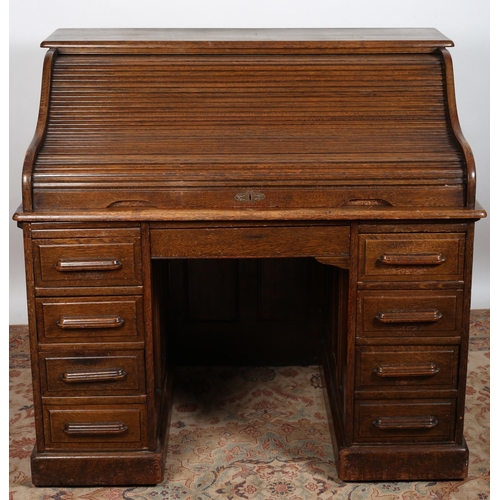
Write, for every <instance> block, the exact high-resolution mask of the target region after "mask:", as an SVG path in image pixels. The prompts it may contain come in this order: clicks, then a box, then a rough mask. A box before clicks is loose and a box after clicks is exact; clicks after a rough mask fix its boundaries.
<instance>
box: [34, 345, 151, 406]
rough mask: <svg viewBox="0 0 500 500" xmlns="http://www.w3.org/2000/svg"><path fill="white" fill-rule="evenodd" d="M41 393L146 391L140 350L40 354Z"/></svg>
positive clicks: (80, 393) (76, 393) (136, 393)
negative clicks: (101, 353) (92, 353)
mask: <svg viewBox="0 0 500 500" xmlns="http://www.w3.org/2000/svg"><path fill="white" fill-rule="evenodd" d="M40 361H41V368H42V370H43V372H42V373H43V375H42V377H41V382H42V395H43V396H92V395H100V396H106V395H130V396H132V395H139V394H144V392H145V381H144V377H145V374H144V354H143V352H142V351H130V352H109V353H106V354H105V355H97V354H96V355H89V356H71V355H67V356H62V355H59V354H54V353H43V354H41V355H40Z"/></svg>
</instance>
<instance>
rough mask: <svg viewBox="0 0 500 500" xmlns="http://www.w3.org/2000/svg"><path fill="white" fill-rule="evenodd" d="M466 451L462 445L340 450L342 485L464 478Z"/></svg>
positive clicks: (375, 447) (338, 469) (466, 465)
mask: <svg viewBox="0 0 500 500" xmlns="http://www.w3.org/2000/svg"><path fill="white" fill-rule="evenodd" d="M468 459H469V450H468V448H467V444H466V443H465V441H464V442H463V444H462V445H460V446H459V445H429V444H426V445H421V446H416V445H414V446H411V447H410V446H407V447H405V446H351V447H349V448H344V449H342V450H340V452H339V456H338V460H337V464H336V465H337V473H338V476H339V478H340V479H341V480H342V481H422V480H434V481H442V480H452V479H464V478H465V477H467V469H468Z"/></svg>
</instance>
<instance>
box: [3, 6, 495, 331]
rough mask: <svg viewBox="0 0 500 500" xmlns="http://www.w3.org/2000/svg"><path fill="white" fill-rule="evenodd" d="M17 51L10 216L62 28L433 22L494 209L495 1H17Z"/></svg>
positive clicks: (15, 290) (477, 270) (479, 261)
mask: <svg viewBox="0 0 500 500" xmlns="http://www.w3.org/2000/svg"><path fill="white" fill-rule="evenodd" d="M9 9H10V12H9V18H10V40H9V41H10V54H9V75H10V78H9V84H10V89H9V90H10V100H9V117H10V126H9V128H10V133H9V166H10V174H9V193H10V196H9V214H8V217H9V218H10V217H11V215H12V214H13V213H14V212H15V211H16V209H17V207H18V206H19V205H20V203H21V170H22V163H23V158H24V154H25V152H26V149H27V147H28V145H29V143H30V141H31V138H32V136H33V133H34V130H35V124H36V119H37V114H38V104H39V96H40V81H41V69H42V60H43V56H44V52H45V50H43V49H40V48H39V45H40V42H41V41H42V40H43V39H44V38H46V37H47V36H48V35H49V34H50V33H52V32H53V31H54V30H55V29H57V28H87V27H88V28H115V27H116V28H161V27H164V28H315V27H317V28H328V27H332V28H333V27H380V28H385V27H398V28H400V27H434V28H437V29H438V30H440V31H441V32H442V33H444V34H445V35H446V36H448V37H449V38H451V39H452V40H453V41H454V42H455V47H454V48H451V49H450V52H451V55H452V58H453V62H454V70H455V90H456V96H457V104H458V112H459V117H460V123H461V126H462V131H463V133H464V135H465V137H466V139H467V141H468V142H469V144H470V145H471V147H472V150H473V152H474V156H475V159H476V166H477V179H478V181H477V199H478V200H479V202H480V203H481V204H482V205H483V206H484V208H486V210H488V211H489V205H490V197H489V192H490V181H489V162H490V158H489V153H490V143H489V140H490V129H489V125H490V116H489V115H490V102H489V82H490V69H489V65H490V48H489V35H490V19H489V2H488V1H487V0H440V1H436V0H345V1H338V0H309V1H298V0H297V1H296V0H277V1H273V0H245V1H239V0H218V1H209V0H206V1H197V0H174V1H169V0H162V1H160V0H142V1H141V2H132V1H127V0H119V1H118V0H83V1H82V0H12V1H11V3H10V7H9ZM489 225H490V218H488V219H486V220H482V221H480V222H479V223H478V224H477V225H476V244H475V260H474V275H473V289H472V307H473V308H489V307H490V302H489V248H490V240H489V234H490V230H489V227H490V226H489ZM9 248H10V252H9V277H10V311H9V314H10V316H9V324H25V323H27V312H26V297H25V280H24V264H23V248H22V232H21V230H20V229H18V228H17V227H16V224H15V223H14V222H12V220H11V221H10V223H9Z"/></svg>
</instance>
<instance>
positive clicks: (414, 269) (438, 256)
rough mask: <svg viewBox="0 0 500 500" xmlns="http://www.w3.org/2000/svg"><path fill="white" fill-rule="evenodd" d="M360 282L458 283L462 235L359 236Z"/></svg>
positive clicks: (462, 253) (463, 248)
mask: <svg viewBox="0 0 500 500" xmlns="http://www.w3.org/2000/svg"><path fill="white" fill-rule="evenodd" d="M359 241H360V254H359V255H360V265H359V279H360V280H361V281H373V280H375V281H415V280H417V281H418V280H422V281H423V280H462V279H463V275H464V252H465V235H464V234H461V233H450V234H440V233H437V234H423V233H415V234H413V233H412V234H409V233H405V234H362V235H360V237H359Z"/></svg>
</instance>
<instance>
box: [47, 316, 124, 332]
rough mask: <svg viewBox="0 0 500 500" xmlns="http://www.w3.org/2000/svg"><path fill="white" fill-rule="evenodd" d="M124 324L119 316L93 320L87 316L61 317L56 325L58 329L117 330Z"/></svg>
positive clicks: (100, 317)
mask: <svg viewBox="0 0 500 500" xmlns="http://www.w3.org/2000/svg"><path fill="white" fill-rule="evenodd" d="M124 323H125V320H124V319H123V318H121V317H120V316H117V315H115V316H97V317H95V318H92V317H89V316H61V317H60V318H59V319H58V320H57V321H56V325H57V326H58V327H59V328H62V329H63V330H65V329H71V328H118V327H120V326H122V325H123V324H124Z"/></svg>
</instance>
